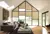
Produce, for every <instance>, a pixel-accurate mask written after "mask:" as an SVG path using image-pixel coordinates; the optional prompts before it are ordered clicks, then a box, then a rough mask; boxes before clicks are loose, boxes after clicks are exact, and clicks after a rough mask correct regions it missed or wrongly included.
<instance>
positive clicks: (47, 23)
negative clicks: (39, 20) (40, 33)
mask: <svg viewBox="0 0 50 34" xmlns="http://www.w3.org/2000/svg"><path fill="white" fill-rule="evenodd" d="M46 25H49V16H48V13H46Z"/></svg>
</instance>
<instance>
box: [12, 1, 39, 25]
mask: <svg viewBox="0 0 50 34" xmlns="http://www.w3.org/2000/svg"><path fill="white" fill-rule="evenodd" d="M12 17H13V21H18V20H22V21H24V22H25V23H27V24H28V25H39V11H38V10H37V9H36V8H35V7H33V6H32V5H31V4H30V3H28V2H27V1H24V2H22V3H21V4H20V5H18V6H17V7H16V8H15V9H13V11H12Z"/></svg>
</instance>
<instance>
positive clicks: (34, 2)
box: [0, 0, 50, 10]
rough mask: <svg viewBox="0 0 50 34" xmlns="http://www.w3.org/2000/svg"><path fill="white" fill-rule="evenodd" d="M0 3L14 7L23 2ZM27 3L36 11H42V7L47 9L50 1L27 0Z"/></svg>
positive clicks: (21, 0)
mask: <svg viewBox="0 0 50 34" xmlns="http://www.w3.org/2000/svg"><path fill="white" fill-rule="evenodd" d="M1 1H5V2H6V3H7V4H8V5H9V7H10V6H14V7H16V6H18V5H19V4H20V3H22V2H23V1H24V0H0V2H1ZM27 1H28V2H29V3H30V4H32V5H33V6H34V7H35V8H37V9H38V10H42V9H43V8H44V7H48V6H49V3H50V0H27Z"/></svg>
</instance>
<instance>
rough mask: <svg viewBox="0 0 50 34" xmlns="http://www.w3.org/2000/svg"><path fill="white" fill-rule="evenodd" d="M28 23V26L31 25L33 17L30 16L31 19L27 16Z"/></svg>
mask: <svg viewBox="0 0 50 34" xmlns="http://www.w3.org/2000/svg"><path fill="white" fill-rule="evenodd" d="M26 23H27V24H28V25H31V16H30V17H27V16H26Z"/></svg>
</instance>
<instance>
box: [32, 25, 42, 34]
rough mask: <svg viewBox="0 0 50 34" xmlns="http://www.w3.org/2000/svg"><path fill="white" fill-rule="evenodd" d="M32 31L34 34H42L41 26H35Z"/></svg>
mask: <svg viewBox="0 0 50 34" xmlns="http://www.w3.org/2000/svg"><path fill="white" fill-rule="evenodd" d="M32 31H33V33H34V34H42V27H41V26H37V27H34V28H32Z"/></svg>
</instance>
